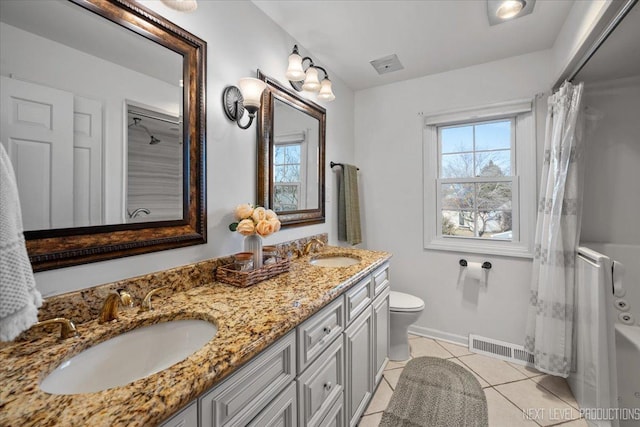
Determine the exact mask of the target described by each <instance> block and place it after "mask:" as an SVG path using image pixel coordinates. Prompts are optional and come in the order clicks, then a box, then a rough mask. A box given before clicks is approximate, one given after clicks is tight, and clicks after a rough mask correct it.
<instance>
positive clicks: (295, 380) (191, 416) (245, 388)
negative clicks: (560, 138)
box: [162, 262, 390, 427]
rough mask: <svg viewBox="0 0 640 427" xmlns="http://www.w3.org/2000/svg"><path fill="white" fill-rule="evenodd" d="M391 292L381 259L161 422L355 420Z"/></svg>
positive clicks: (377, 356)
mask: <svg viewBox="0 0 640 427" xmlns="http://www.w3.org/2000/svg"><path fill="white" fill-rule="evenodd" d="M389 293H390V282H389V264H388V263H387V262H385V263H384V264H383V265H382V266H380V267H378V268H377V269H376V270H374V272H373V273H371V274H368V275H367V276H365V277H364V278H363V279H361V280H360V281H359V282H358V283H356V284H355V285H353V286H352V287H351V288H350V289H348V290H347V291H346V292H344V293H343V294H341V295H339V296H338V297H337V298H335V299H334V300H333V301H331V302H330V303H329V304H327V305H326V306H325V307H323V308H322V309H321V310H319V311H318V312H317V313H315V314H314V315H312V316H311V317H310V318H308V319H306V320H305V321H304V322H302V323H301V324H299V325H298V326H297V327H296V328H295V329H294V330H292V331H290V332H288V333H287V334H286V335H285V336H284V337H282V338H280V339H279V340H278V341H276V342H275V343H274V344H272V345H271V346H269V347H268V348H267V349H265V350H264V351H263V352H261V353H260V354H258V355H257V356H256V357H254V358H253V359H252V360H251V361H249V362H248V363H246V364H245V365H244V366H242V367H241V368H240V369H238V370H237V371H236V372H235V373H233V374H232V375H231V376H230V377H228V378H227V379H225V380H224V381H222V382H221V383H219V384H217V385H215V386H214V387H213V388H211V389H210V390H207V391H205V392H204V393H202V394H201V395H200V397H198V398H197V399H196V400H194V401H193V402H191V403H190V404H189V405H188V406H187V407H186V408H184V409H183V410H182V411H180V412H178V413H177V414H176V415H174V416H173V417H171V418H170V419H168V420H167V421H165V422H164V423H163V424H162V426H166V427H169V426H171V427H178V426H181V427H190V426H193V427H195V426H201V427H214V426H215V427H221V426H247V425H248V426H260V427H262V426H298V425H299V426H323V427H324V426H349V427H351V426H355V425H357V423H358V421H359V419H360V417H361V416H362V414H363V412H364V411H365V409H366V407H367V405H368V404H369V401H370V400H371V397H372V396H373V393H374V390H375V388H376V386H377V384H378V383H379V382H380V380H381V379H382V373H383V370H384V367H385V365H386V362H387V360H388V359H387V354H388V347H389Z"/></svg>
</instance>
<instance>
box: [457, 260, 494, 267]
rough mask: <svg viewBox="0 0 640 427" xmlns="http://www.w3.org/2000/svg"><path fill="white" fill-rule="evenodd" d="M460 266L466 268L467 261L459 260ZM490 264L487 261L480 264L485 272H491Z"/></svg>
mask: <svg viewBox="0 0 640 427" xmlns="http://www.w3.org/2000/svg"><path fill="white" fill-rule="evenodd" d="M460 266H462V267H466V266H467V260H466V259H461V260H460ZM491 267H492V266H491V263H490V262H489V261H485V262H483V263H482V268H484V269H485V270H491Z"/></svg>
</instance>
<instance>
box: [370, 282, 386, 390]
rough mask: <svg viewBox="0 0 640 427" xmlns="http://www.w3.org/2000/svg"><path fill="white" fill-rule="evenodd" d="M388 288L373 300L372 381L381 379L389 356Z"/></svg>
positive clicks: (377, 381)
mask: <svg viewBox="0 0 640 427" xmlns="http://www.w3.org/2000/svg"><path fill="white" fill-rule="evenodd" d="M390 293H391V289H390V288H388V287H387V288H386V289H385V290H384V291H383V292H382V294H380V295H379V296H378V297H377V298H376V299H375V300H374V301H373V305H372V307H373V337H374V339H373V366H374V371H373V372H374V383H375V384H378V383H379V382H380V380H381V379H382V374H383V372H384V367H385V366H386V365H387V361H388V360H389V359H388V356H389V295H390Z"/></svg>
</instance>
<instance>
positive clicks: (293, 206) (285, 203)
mask: <svg viewBox="0 0 640 427" xmlns="http://www.w3.org/2000/svg"><path fill="white" fill-rule="evenodd" d="M273 205H274V210H275V211H277V212H280V211H293V210H297V209H298V186H297V185H276V186H274V195H273Z"/></svg>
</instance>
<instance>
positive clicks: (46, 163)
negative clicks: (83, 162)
mask: <svg viewBox="0 0 640 427" xmlns="http://www.w3.org/2000/svg"><path fill="white" fill-rule="evenodd" d="M0 96H1V103H0V140H1V141H2V144H4V145H5V148H6V150H7V152H8V154H9V158H10V159H11V162H12V164H13V167H14V169H15V172H16V179H17V182H18V191H19V192H20V194H35V195H36V197H31V196H29V197H21V200H24V201H25V202H24V203H25V204H22V205H21V208H22V214H23V225H24V229H25V230H42V229H49V228H66V227H73V168H72V167H70V166H71V163H70V161H69V159H72V158H73V95H72V94H71V93H69V92H65V91H61V90H57V89H52V88H49V87H45V86H41V85H37V84H34V83H28V82H24V81H20V80H16V79H11V78H8V77H4V76H1V77H0ZM27 200H30V202H28V203H27V202H26V201H27ZM21 203H23V202H21Z"/></svg>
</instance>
